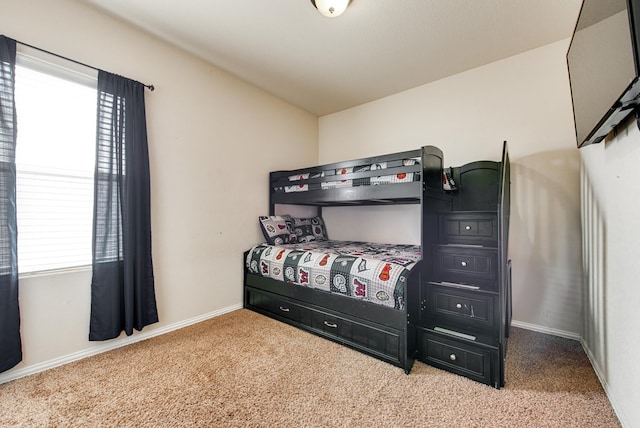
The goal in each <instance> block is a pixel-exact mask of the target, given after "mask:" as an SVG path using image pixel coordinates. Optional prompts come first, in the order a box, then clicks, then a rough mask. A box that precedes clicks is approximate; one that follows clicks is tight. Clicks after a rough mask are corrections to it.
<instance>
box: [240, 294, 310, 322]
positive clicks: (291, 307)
mask: <svg viewBox="0 0 640 428" xmlns="http://www.w3.org/2000/svg"><path fill="white" fill-rule="evenodd" d="M245 292H246V293H247V297H246V299H247V304H249V305H250V306H253V307H256V308H259V309H263V310H266V311H269V312H271V313H273V314H275V315H278V316H280V317H283V318H286V319H289V320H291V321H296V322H299V321H300V320H301V319H308V318H309V314H307V313H305V312H307V310H306V308H304V307H302V306H299V305H297V304H295V303H293V302H291V301H290V300H289V299H287V298H285V297H282V296H278V295H277V294H271V293H263V292H260V291H257V290H249V289H247V290H245Z"/></svg>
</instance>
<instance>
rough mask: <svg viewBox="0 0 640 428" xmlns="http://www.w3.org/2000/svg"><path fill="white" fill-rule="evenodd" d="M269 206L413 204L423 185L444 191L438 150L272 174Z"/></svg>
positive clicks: (432, 149) (428, 148)
mask: <svg viewBox="0 0 640 428" xmlns="http://www.w3.org/2000/svg"><path fill="white" fill-rule="evenodd" d="M269 181H270V183H269V188H270V204H271V206H272V207H273V206H274V205H275V204H292V205H315V206H341V205H384V204H412V203H416V204H417V203H420V202H421V200H422V190H423V187H426V188H429V189H433V190H440V191H441V190H442V152H441V151H440V149H438V148H437V147H433V146H425V147H422V148H421V149H417V150H411V151H405V152H399V153H393V154H388V155H383V156H375V157H369V158H362V159H356V160H350V161H344V162H336V163H331V164H326V165H319V166H314V167H310V168H301V169H295V170H287V171H275V172H272V173H271V174H270V180H269Z"/></svg>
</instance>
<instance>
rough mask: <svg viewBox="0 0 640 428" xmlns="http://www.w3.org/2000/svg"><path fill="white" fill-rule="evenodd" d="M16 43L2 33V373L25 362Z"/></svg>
mask: <svg viewBox="0 0 640 428" xmlns="http://www.w3.org/2000/svg"><path fill="white" fill-rule="evenodd" d="M15 71H16V42H15V40H12V39H8V38H6V37H4V36H0V372H3V371H5V370H9V369H10V368H11V367H13V366H15V365H16V364H18V363H19V362H20V361H22V342H21V339H20V309H19V308H18V227H17V225H16V136H17V135H18V134H17V126H16V104H15V98H14V87H15Z"/></svg>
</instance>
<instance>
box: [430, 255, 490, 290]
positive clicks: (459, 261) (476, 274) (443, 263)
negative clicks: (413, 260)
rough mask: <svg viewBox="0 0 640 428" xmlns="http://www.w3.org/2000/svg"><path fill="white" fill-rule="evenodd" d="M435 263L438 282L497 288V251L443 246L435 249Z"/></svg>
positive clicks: (435, 274)
mask: <svg viewBox="0 0 640 428" xmlns="http://www.w3.org/2000/svg"><path fill="white" fill-rule="evenodd" d="M433 263H434V266H433V268H434V276H435V278H436V279H437V280H438V281H443V282H453V283H462V284H475V285H477V286H479V287H480V288H483V289H490V290H495V289H496V288H497V278H498V251H497V249H494V248H483V247H477V248H475V247H474V248H468V247H464V246H458V245H441V246H438V247H436V249H435V256H434V261H433Z"/></svg>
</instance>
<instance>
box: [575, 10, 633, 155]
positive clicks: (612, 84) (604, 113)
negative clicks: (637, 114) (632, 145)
mask: <svg viewBox="0 0 640 428" xmlns="http://www.w3.org/2000/svg"><path fill="white" fill-rule="evenodd" d="M639 25H640V0H584V1H583V3H582V8H581V10H580V15H579V16H578V21H577V23H576V27H575V30H574V32H573V37H572V38H571V44H570V45H569V50H568V51H567V66H568V69H569V82H570V84H571V99H572V103H573V118H574V122H575V131H576V139H577V144H578V147H582V146H586V145H588V144H593V143H599V142H600V141H602V140H603V139H604V138H605V137H606V136H607V135H608V134H609V132H611V131H612V130H613V129H614V128H615V127H616V126H617V125H619V124H620V122H622V121H623V120H624V119H625V118H626V117H627V116H629V115H630V114H631V113H633V112H634V110H635V109H636V107H638V106H639V105H640V99H639V97H638V95H639V94H640V78H639V74H638V68H639V67H638V58H639V57H640V51H639V50H638V41H639V38H638V29H639Z"/></svg>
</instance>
